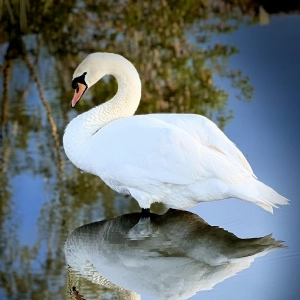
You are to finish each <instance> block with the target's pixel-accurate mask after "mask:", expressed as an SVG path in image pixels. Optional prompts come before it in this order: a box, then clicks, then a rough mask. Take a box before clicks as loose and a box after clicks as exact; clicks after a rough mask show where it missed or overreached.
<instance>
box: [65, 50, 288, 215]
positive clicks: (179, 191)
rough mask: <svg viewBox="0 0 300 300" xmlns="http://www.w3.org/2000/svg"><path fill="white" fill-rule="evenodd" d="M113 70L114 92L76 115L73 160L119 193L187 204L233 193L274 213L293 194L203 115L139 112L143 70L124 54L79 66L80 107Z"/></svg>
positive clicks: (95, 57)
mask: <svg viewBox="0 0 300 300" xmlns="http://www.w3.org/2000/svg"><path fill="white" fill-rule="evenodd" d="M106 74H111V75H113V76H115V77H116V79H117V81H118V92H117V94H116V95H115V97H114V98H113V99H111V100H110V101H108V102H106V103H104V104H102V105H99V106H97V107H95V108H93V109H91V110H89V111H87V112H85V113H83V114H81V115H79V116H78V117H76V118H75V119H73V120H72V121H71V122H70V124H69V125H68V127H67V129H66V132H65V135H64V148H65V152H66V154H67V156H68V157H69V159H70V160H71V161H72V162H73V163H74V164H75V165H76V166H77V167H79V168H80V169H82V170H84V171H85V172H89V173H92V174H95V175H98V176H99V177H101V178H102V180H103V181H104V182H106V183H107V184H108V185H109V186H110V187H111V188H112V189H114V190H116V191H117V192H120V193H124V194H130V195H132V196H133V197H134V198H135V199H136V200H137V201H138V202H139V204H140V206H141V207H142V208H149V207H150V205H151V204H152V203H153V202H163V203H164V204H166V205H167V206H169V207H172V208H187V207H191V206H194V205H196V204H197V203H199V202H202V201H213V200H221V199H226V198H230V197H235V198H239V199H241V200H245V201H248V202H253V203H255V204H257V205H259V206H261V207H262V208H264V209H266V210H268V211H270V212H272V207H276V204H287V202H288V201H287V199H286V198H284V197H282V196H280V195H279V194H278V193H276V192H275V191H274V190H273V189H271V188H270V187H268V186H266V185H264V184H263V183H261V182H260V181H258V180H257V179H256V177H255V175H254V174H253V171H252V169H251V167H250V165H249V163H248V162H247V160H246V158H245V157H244V155H243V154H242V153H241V152H240V151H239V150H238V149H237V148H236V146H235V145H234V144H233V143H232V142H231V141H230V140H229V139H228V138H227V137H226V136H225V134H224V133H223V132H222V131H220V130H219V129H218V127H217V126H216V125H215V124H214V123H213V122H211V121H210V120H208V119H207V118H205V117H203V116H200V115H193V114H149V115H136V116H133V114H134V112H135V110H136V108H137V107H138V104H139V101H140V96H141V82H140V79H139V76H138V73H137V71H136V69H135V68H134V67H133V65H132V64H131V63H130V62H129V61H128V60H126V59H125V58H123V57H122V56H119V55H116V54H110V53H94V54H91V55H89V56H88V57H87V58H86V59H85V60H84V61H83V62H82V63H81V64H80V65H79V66H78V68H77V69H76V71H75V73H74V77H73V78H74V79H73V83H72V84H73V88H75V89H76V91H75V95H74V98H73V100H72V106H75V104H76V102H77V101H79V99H80V98H81V96H82V94H83V93H84V92H85V90H86V89H87V88H89V87H90V86H91V85H93V84H94V83H95V82H97V81H98V80H99V79H101V78H102V77H103V76H104V75H106Z"/></svg>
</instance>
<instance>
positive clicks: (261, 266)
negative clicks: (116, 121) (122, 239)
mask: <svg viewBox="0 0 300 300" xmlns="http://www.w3.org/2000/svg"><path fill="white" fill-rule="evenodd" d="M299 28H300V17H299V16H278V17H272V18H271V20H270V24H269V25H267V26H259V25H252V26H241V27H240V29H239V30H237V31H235V32H233V33H232V34H231V35H222V36H218V37H215V38H214V39H215V40H220V41H222V42H223V43H225V42H228V43H230V44H234V45H236V46H237V48H238V49H239V50H240V54H238V55H235V56H233V57H232V58H231V60H230V64H231V65H232V66H234V67H237V68H240V69H241V70H242V72H243V73H244V74H245V75H248V76H249V77H250V82H251V84H252V85H253V86H254V97H253V100H252V101H251V102H249V103H246V102H237V101H236V99H235V97H234V94H235V91H234V90H233V89H232V88H231V87H230V85H229V84H228V82H227V81H223V80H219V79H217V80H219V84H220V85H222V86H223V87H224V88H226V89H227V90H229V91H230V95H231V97H230V103H229V106H230V108H232V109H233V111H234V119H233V120H232V121H231V122H230V123H229V124H228V125H227V126H226V127H225V133H226V134H227V135H228V136H229V138H230V139H231V140H233V141H234V142H235V143H236V144H237V146H238V147H239V148H240V149H241V150H242V151H243V153H244V154H245V155H246V157H247V158H248V160H249V162H250V164H251V166H252V167H253V170H254V172H255V173H256V175H257V176H258V177H259V179H260V180H261V181H263V182H265V183H266V184H268V185H270V186H271V187H273V188H274V189H275V190H277V191H278V192H279V193H281V194H282V195H284V196H286V197H287V198H289V199H291V201H292V202H291V205H290V206H288V207H282V208H280V209H275V211H274V215H271V214H269V213H267V212H265V211H263V210H262V209H261V208H259V207H257V206H256V205H253V204H248V203H245V202H241V201H239V200H224V201H219V202H214V203H205V204H201V205H198V206H196V207H194V208H193V209H191V211H192V212H194V213H196V214H198V215H199V216H201V217H202V218H203V219H204V220H205V221H207V222H208V223H209V224H210V225H217V226H220V227H222V228H225V229H226V230H228V231H230V232H232V233H234V234H235V235H237V236H238V237H240V238H247V237H260V236H264V235H267V234H269V233H273V237H274V238H275V239H278V240H281V239H282V240H284V241H285V242H286V245H287V246H288V247H289V249H287V250H280V251H275V252H273V253H269V254H267V255H266V256H264V257H262V258H257V259H256V260H255V262H254V263H252V265H251V266H250V268H249V269H246V270H244V271H242V272H241V273H240V274H238V275H237V276H234V277H231V278H229V279H227V280H225V281H224V282H222V283H219V284H217V285H216V286H215V287H214V288H213V290H211V291H205V292H200V293H199V294H197V295H195V296H194V297H192V299H261V300H262V299H275V300H277V299H278V300H279V299H297V295H299V293H300V287H299V284H298V278H299V269H300V261H299V256H300V249H299V245H298V233H297V229H298V228H299V221H298V219H299V218H298V215H299V213H300V211H299V210H300V202H299V201H298V197H297V179H298V177H299V176H298V170H299V167H300V161H299V154H298V153H299V151H300V145H299V133H298V129H299V128H300V126H299V125H300V124H299V123H300V121H299V118H298V110H297V109H298V107H299V100H300V99H299V95H300V90H299V84H298V81H299V78H300V76H299V75H300V74H299V72H300V71H299V68H298V66H299V62H300V59H299V53H300V42H299V41H300V30H299ZM66 101H69V100H66ZM27 175H28V176H27ZM44 184H45V181H43V180H42V179H41V178H40V177H39V178H35V177H33V176H32V175H31V174H27V173H25V174H23V175H20V176H18V177H15V178H14V179H13V181H12V186H13V191H14V201H15V207H16V218H17V219H18V220H21V222H20V224H21V225H20V228H19V229H20V230H19V231H18V234H19V235H20V241H21V243H22V244H25V245H31V244H32V243H34V240H35V239H36V228H35V227H36V224H37V221H38V218H39V217H40V216H39V211H40V209H41V207H42V205H43V203H42V202H41V201H40V202H34V200H35V199H37V198H39V199H44V200H45V201H51V199H47V196H46V197H45V195H47V193H46V192H45V189H46V185H44ZM24 197H25V198H26V201H24ZM120 201H126V200H124V199H120ZM121 205H122V204H121ZM100 206H101V204H99V207H100ZM94 207H95V206H93V207H89V206H88V205H86V211H88V210H93V208H94ZM97 209H99V208H98V207H97ZM98 211H100V212H101V209H99V210H98ZM94 212H95V211H94ZM100 217H101V216H100ZM86 219H89V218H86ZM93 219H94V218H93ZM41 256H43V254H41ZM42 259H44V258H42ZM1 296H2V294H1V293H0V298H1ZM87 299H88V298H87ZM142 299H149V298H147V297H142Z"/></svg>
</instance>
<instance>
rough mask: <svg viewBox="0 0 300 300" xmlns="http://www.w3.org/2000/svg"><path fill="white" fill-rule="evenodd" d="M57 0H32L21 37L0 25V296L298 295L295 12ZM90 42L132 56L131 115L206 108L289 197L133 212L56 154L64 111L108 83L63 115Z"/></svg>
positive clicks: (14, 28) (109, 81)
mask: <svg viewBox="0 0 300 300" xmlns="http://www.w3.org/2000/svg"><path fill="white" fill-rule="evenodd" d="M68 2H69V1H66V4H65V6H63V7H60V8H58V7H56V6H52V7H51V3H50V4H48V5H50V8H51V9H49V7H48V8H47V9H45V7H44V8H43V7H39V6H38V4H36V5H37V6H34V5H33V4H32V5H31V7H30V10H29V11H28V12H27V23H28V24H27V26H28V27H27V29H26V30H25V32H21V31H20V29H19V24H18V22H17V21H16V22H15V24H16V25H12V24H11V21H10V18H9V17H7V16H6V15H5V14H4V16H3V20H2V23H1V25H0V33H1V34H0V42H1V47H0V71H1V73H0V99H1V140H0V142H1V169H0V181H1V186H0V193H1V194H0V197H1V199H0V208H1V210H0V217H1V218H0V220H1V227H0V230H1V234H0V255H1V264H0V299H1V300H2V299H3V300H4V299H5V300H6V299H81V298H82V299H83V298H84V299H87V300H88V299H145V300H147V299H276V300H277V299H298V297H297V296H298V295H299V293H300V287H299V279H298V278H299V269H300V260H299V259H300V247H299V245H298V239H299V238H298V236H299V234H298V228H299V221H298V219H299V218H298V216H299V213H300V204H299V201H298V197H297V191H298V186H297V183H298V180H297V179H298V178H299V176H298V170H299V168H300V160H299V154H298V153H299V151H300V145H299V133H298V129H299V125H300V124H299V123H300V121H299V117H298V107H299V100H300V99H299V94H300V93H299V92H300V91H299V84H298V79H299V77H300V76H299V75H300V74H299V73H300V71H299V64H300V60H299V52H300V42H299V41H300V30H299V28H300V17H299V15H293V14H290V15H280V16H271V17H270V19H269V21H268V22H267V23H268V24H267V25H264V26H262V25H260V24H259V16H260V18H262V15H259V16H257V15H256V14H255V11H256V8H255V7H254V8H253V9H252V8H251V7H249V8H248V10H238V12H236V11H235V10H234V9H233V8H232V7H231V8H223V10H216V9H213V7H209V6H208V7H205V8H201V9H199V4H197V5H196V2H195V3H194V2H193V1H191V2H190V3H188V4H186V3H181V4H178V7H177V8H172V7H171V5H169V4H168V2H162V3H154V2H153V3H152V2H144V3H143V4H133V3H131V4H128V5H124V4H123V6H122V3H120V5H119V6H116V5H115V4H114V3H111V2H109V1H108V4H107V6H101V5H99V6H95V5H94V2H93V1H86V2H81V1H78V3H77V5H74V4H73V2H72V4H71V3H70V4H68ZM216 2H218V1H216ZM197 3H198V2H197ZM226 9H229V10H230V12H232V14H229V11H226ZM33 11H36V12H37V14H36V15H35V16H33V15H32V12H33ZM4 12H5V11H4ZM234 12H235V13H234ZM57 16H59V17H57ZM263 16H264V18H263V22H262V20H260V21H261V23H264V24H265V23H266V16H265V15H263ZM16 18H17V15H16ZM22 20H23V21H22V22H23V23H24V19H22ZM267 20H268V18H267ZM23 23H22V24H23ZM249 23H251V25H249ZM49 24H51V26H50V25H49ZM78 24H81V26H77V25H78ZM23 26H25V25H24V24H23ZM95 51H109V52H115V53H119V54H122V55H124V56H125V57H127V58H128V59H129V60H130V61H132V62H133V64H134V65H135V66H136V68H137V70H138V71H139V74H140V76H141V79H142V84H143V93H142V102H141V105H140V107H139V109H138V112H137V113H139V114H141V113H152V112H177V113H181V112H192V113H199V114H203V115H206V116H208V117H209V118H211V119H212V120H214V121H215V122H216V123H217V124H218V125H219V126H220V127H221V128H222V129H223V130H224V131H225V133H226V134H227V135H228V136H229V137H230V139H231V140H233V141H234V142H235V143H236V144H237V146H238V147H239V148H240V149H241V150H242V151H243V153H244V154H245V156H246V157H247V158H248V160H249V162H250V164H251V166H252V167H253V169H254V172H255V174H256V175H257V176H258V178H259V179H261V180H262V181H263V182H265V183H266V184H268V185H270V186H272V187H273V188H274V189H276V190H277V191H278V192H279V193H281V194H282V195H284V196H285V197H287V198H289V199H291V205H290V206H286V207H282V208H280V209H276V210H275V211H274V214H273V215H271V214H269V213H267V212H265V211H263V210H262V209H261V208H259V207H257V206H255V205H253V204H248V203H244V202H242V201H239V200H235V199H229V200H224V201H219V202H214V203H205V204H200V205H198V206H196V207H194V208H192V209H190V212H181V211H168V212H167V213H166V214H165V215H163V214H164V213H165V212H166V211H167V209H166V208H164V207H161V206H155V207H153V209H152V211H153V212H154V213H157V214H158V215H153V216H152V218H151V220H152V223H150V224H149V223H147V222H146V223H145V222H143V221H140V219H139V216H138V215H137V214H133V213H134V212H138V211H139V210H140V209H139V206H138V204H137V203H136V201H135V200H134V199H132V198H127V197H123V196H121V195H119V194H117V193H115V192H113V191H112V190H111V189H110V188H108V187H107V186H106V185H105V184H104V183H103V182H101V180H100V179H98V178H97V177H95V176H92V175H90V174H86V173H81V172H80V171H79V170H78V169H76V168H75V167H74V166H73V165H72V164H71V163H70V162H69V161H68V159H67V158H66V156H65V154H64V151H63V149H62V136H63V132H64V128H65V126H66V125H67V124H68V122H69V121H70V120H71V119H72V118H73V117H74V116H76V115H77V114H79V113H81V112H83V111H85V110H87V109H89V108H91V107H93V106H94V105H96V104H98V103H100V102H104V101H106V100H108V99H110V98H111V97H112V96H113V95H114V93H115V92H116V88H117V86H116V82H115V80H114V79H113V78H110V77H109V78H106V80H103V81H102V82H99V83H98V84H97V85H96V86H95V87H94V88H93V89H92V90H91V91H90V92H89V94H87V95H85V99H82V100H81V101H80V103H79V104H78V106H76V109H75V110H71V108H70V101H71V99H72V93H73V91H72V89H71V78H72V73H73V71H74V69H75V68H76V66H77V65H78V63H79V62H80V61H81V60H82V58H83V57H85V56H86V55H87V54H88V53H90V52H95ZM87 100H88V101H87ZM125 214H127V215H125ZM161 215H163V216H161ZM112 218H114V219H112ZM107 219H112V220H108V221H103V220H107ZM98 221H103V222H100V223H99V222H98ZM95 222H98V223H95ZM82 225H85V226H84V227H82V228H80V229H78V228H79V227H80V226H82ZM74 230H75V231H74ZM73 231H74V232H73ZM72 232H73V233H72ZM71 233H72V234H71ZM270 234H272V237H271V236H270ZM249 238H254V240H249ZM242 239H245V240H242ZM66 241H67V243H66ZM281 241H284V242H281ZM65 243H66V244H65ZM65 245H66V246H65ZM241 245H242V246H241ZM285 246H287V247H285ZM236 273H237V275H235V274H236ZM234 275H235V276H234ZM73 287H75V288H76V291H77V292H76V291H75V290H74V291H73V290H72V289H73ZM75 288H74V289H75ZM80 295H82V296H80Z"/></svg>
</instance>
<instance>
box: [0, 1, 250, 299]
mask: <svg viewBox="0 0 300 300" xmlns="http://www.w3.org/2000/svg"><path fill="white" fill-rule="evenodd" d="M250 2H251V1H250V0H249V1H247V0H245V1H235V0H232V1H222V0H214V1H206V0H205V1H204V0H200V1H195V0H180V1H171V0H169V1H166V0H164V1H154V0H153V1H125V2H124V1H120V0H119V1H104V0H102V1H94V0H85V1H80V0H78V1H69V0H64V1H62V0H45V1H33V0H24V1H23V0H8V1H4V2H3V0H2V1H1V0H0V9H1V8H2V16H1V23H0V45H1V46H3V45H5V43H6V45H7V46H8V47H7V48H6V47H5V46H3V47H2V48H1V49H3V50H2V52H1V54H2V53H3V56H1V57H0V101H1V103H2V105H1V108H0V109H1V110H0V116H1V127H2V128H1V130H2V131H1V136H0V137H1V140H0V141H1V146H3V149H2V150H1V154H2V156H3V157H4V158H5V159H2V161H1V168H2V169H1V170H2V171H1V173H0V176H1V187H0V192H1V195H0V197H1V199H0V212H1V216H4V215H5V217H6V219H5V220H3V222H2V220H1V224H0V236H1V239H3V241H4V242H5V243H2V242H1V257H2V262H3V265H2V266H1V268H0V285H1V286H2V287H3V288H4V290H5V292H6V294H7V295H8V297H10V298H14V299H22V298H26V297H27V298H30V299H41V298H43V299H50V298H51V299H54V298H55V299H64V296H65V291H64V286H65V284H64V282H63V283H62V285H61V286H60V287H59V288H58V289H57V290H56V291H55V292H52V291H49V290H48V289H49V287H48V285H47V280H48V279H49V278H59V276H62V275H61V274H63V270H64V257H63V254H62V250H61V249H62V245H63V242H64V239H65V237H66V236H67V235H68V234H69V232H70V231H71V230H72V229H74V228H75V227H77V226H79V225H81V224H82V223H83V222H92V221H94V219H95V218H96V219H99V218H102V217H105V218H110V217H114V216H116V215H117V214H122V213H124V212H129V211H137V210H138V205H137V203H136V202H135V201H133V200H132V199H128V198H126V199H125V198H124V197H123V198H122V199H121V200H122V205H119V203H120V201H119V200H118V199H119V198H120V197H121V196H118V195H117V193H115V192H114V191H112V190H111V189H110V188H109V187H107V186H106V185H105V184H104V183H103V182H102V181H101V180H100V179H99V178H97V177H96V176H93V175H91V174H85V173H81V172H80V170H78V169H76V168H75V167H74V166H73V165H71V163H70V162H68V161H67V159H66V157H65V155H64V153H63V149H61V147H60V146H61V139H62V135H63V132H64V128H65V126H66V124H67V123H68V122H69V120H70V99H71V97H72V93H73V91H72V90H71V87H70V83H71V77H72V72H73V71H74V69H75V67H76V66H77V65H78V63H79V62H80V61H81V59H82V58H83V57H84V56H86V55H87V54H88V53H91V52H95V51H107V52H115V53H119V54H121V55H124V56H125V57H127V58H128V59H129V60H130V61H132V63H133V64H134V65H135V66H136V68H137V70H138V72H139V74H140V77H141V80H142V85H143V91H142V102H141V105H140V107H139V108H138V111H137V113H139V114H142V113H152V112H178V113H181V112H192V113H199V114H203V115H206V116H208V117H209V118H211V119H214V120H215V121H216V122H217V123H218V124H219V125H220V126H221V127H222V128H223V127H224V126H225V125H226V124H227V122H228V120H229V119H230V118H231V117H232V112H230V111H228V110H227V100H228V93H227V92H226V91H224V90H222V89H221V88H220V87H219V86H217V85H216V83H215V80H214V79H215V76H219V77H221V78H225V79H226V80H229V81H230V82H231V84H232V86H233V87H234V88H235V89H236V90H237V91H238V93H239V96H240V97H241V98H242V99H250V98H251V95H252V87H251V86H250V85H249V82H248V78H247V77H245V76H244V75H243V74H242V73H241V72H240V71H239V70H232V69H230V68H229V67H228V60H229V59H230V57H231V56H232V55H234V54H235V53H237V49H236V48H234V47H232V46H229V45H221V44H215V45H213V44H210V38H211V36H212V34H216V33H228V32H231V31H233V30H235V29H236V28H237V27H238V25H239V23H240V22H241V21H242V20H244V19H245V18H246V17H247V19H250V20H253V16H254V14H253V12H254V11H255V5H254V6H251V5H250ZM225 3H226V5H225ZM28 4H29V5H28ZM8 5H9V7H10V8H11V12H9V8H8ZM191 38H194V40H195V42H193V41H191ZM4 52H5V53H4ZM116 90H117V83H116V80H115V79H114V78H112V77H109V78H107V80H102V81H100V82H99V83H98V84H97V85H96V86H95V87H94V88H93V89H92V90H91V96H92V97H91V100H92V101H84V100H81V101H80V103H79V105H78V106H77V107H76V110H74V111H72V113H73V114H74V113H75V114H76V112H78V113H80V112H82V111H85V110H87V109H89V108H91V107H92V106H94V105H95V104H99V103H101V102H103V101H106V100H108V99H109V98H111V97H112V96H113V95H114V94H115V92H116ZM35 100H37V101H38V102H37V103H36V102H34V101H35ZM3 170H5V172H4V171H3ZM24 172H26V173H27V174H31V175H34V176H39V177H42V178H43V179H44V181H45V186H46V187H47V190H46V191H45V193H46V194H47V199H52V200H51V201H47V202H46V203H45V204H44V206H43V208H42V210H41V212H40V217H39V221H38V225H39V238H38V240H37V242H36V245H34V246H33V247H31V248H27V247H24V246H22V245H20V244H19V242H18V241H17V238H16V237H15V236H14V234H11V233H10V232H9V230H13V229H9V230H8V227H7V222H6V221H7V220H8V218H9V217H12V206H13V204H12V199H13V198H12V191H11V189H10V180H11V179H12V178H14V176H17V175H19V174H23V173H24ZM2 175H3V176H2ZM117 197H119V198H118V199H117ZM118 201H119V202H118ZM98 203H99V206H97V205H98ZM123 203H124V204H123ZM99 207H101V209H100V210H99V212H98V211H97V209H99ZM154 209H155V208H154ZM156 209H157V210H158V211H161V208H160V207H159V205H157V207H156ZM2 212H3V213H2ZM14 230H15V232H16V229H14ZM12 236H13V238H11V239H10V238H9V237H12ZM4 245H8V246H7V248H8V249H10V250H11V249H13V250H11V253H4V250H5V249H4ZM43 246H44V247H46V249H47V251H46V254H45V255H46V258H44V260H43V262H42V263H41V264H40V266H39V268H40V269H39V274H37V273H35V272H34V270H32V269H31V268H32V267H31V262H32V261H36V260H37V257H38V256H39V255H40V254H41V251H42V249H43ZM2 254H4V255H3V256H2ZM18 257H20V262H21V263H20V264H19V265H18V266H13V267H11V268H7V265H9V264H10V261H11V259H13V260H16V259H17V258H18ZM7 270H8V271H7ZM51 276H52V277H51ZM63 280H65V278H63ZM96 294H97V293H96Z"/></svg>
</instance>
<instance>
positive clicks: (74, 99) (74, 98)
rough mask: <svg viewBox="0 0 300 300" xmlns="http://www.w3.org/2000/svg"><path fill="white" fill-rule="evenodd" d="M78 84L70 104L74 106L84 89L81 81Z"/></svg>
mask: <svg viewBox="0 0 300 300" xmlns="http://www.w3.org/2000/svg"><path fill="white" fill-rule="evenodd" d="M77 84H78V89H76V90H75V93H74V97H73V99H72V102H71V106H72V107H74V106H75V105H76V103H77V102H78V101H79V100H80V98H81V96H82V95H83V93H84V92H85V90H86V86H85V85H84V84H82V83H77Z"/></svg>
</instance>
